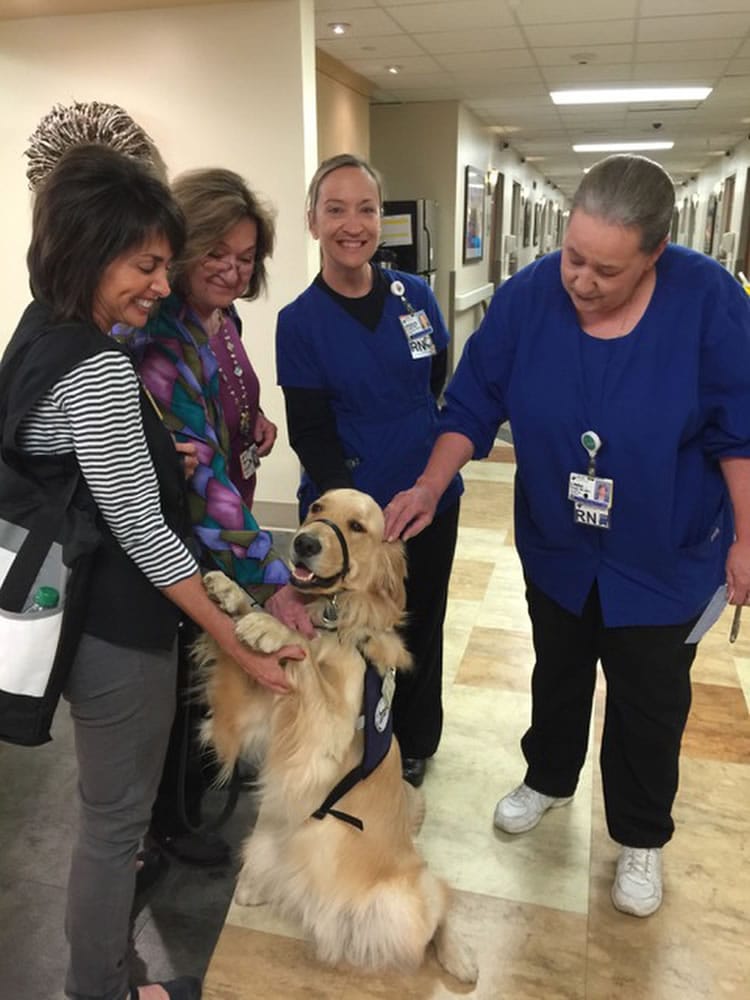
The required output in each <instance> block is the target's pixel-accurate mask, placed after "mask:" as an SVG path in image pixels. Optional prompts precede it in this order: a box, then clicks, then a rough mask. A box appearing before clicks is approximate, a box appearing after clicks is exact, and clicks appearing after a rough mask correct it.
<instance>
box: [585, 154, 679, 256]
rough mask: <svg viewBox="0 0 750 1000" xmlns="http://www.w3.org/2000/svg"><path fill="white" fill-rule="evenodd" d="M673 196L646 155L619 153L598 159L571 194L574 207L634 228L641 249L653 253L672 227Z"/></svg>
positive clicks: (666, 180) (669, 183) (666, 176)
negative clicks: (639, 234)
mask: <svg viewBox="0 0 750 1000" xmlns="http://www.w3.org/2000/svg"><path fill="white" fill-rule="evenodd" d="M674 203H675V195H674V184H673V183H672V178H671V177H670V176H669V174H668V173H667V171H666V170H665V169H664V167H662V166H661V165H660V164H658V163H655V162H654V161H653V160H649V159H648V157H646V156H635V155H633V154H631V153H618V154H616V155H615V156H608V157H606V159H604V160H599V162H598V163H595V164H594V166H593V167H592V168H591V170H589V172H588V173H587V174H586V175H585V177H584V178H583V180H582V181H581V183H580V184H579V185H578V190H577V191H576V193H575V194H574V195H573V207H572V209H571V213H570V214H571V216H572V215H573V212H575V210H576V209H577V208H580V209H581V211H583V212H586V214H587V215H594V216H597V217H598V218H601V219H604V220H605V221H606V222H611V223H615V224H618V225H621V226H626V227H631V226H637V227H638V228H639V229H640V231H641V244H640V247H641V250H642V251H643V253H647V254H649V253H653V251H654V250H656V248H657V247H658V246H659V244H660V243H661V241H662V240H663V239H664V238H665V236H668V235H669V231H670V228H671V226H672V213H673V211H674Z"/></svg>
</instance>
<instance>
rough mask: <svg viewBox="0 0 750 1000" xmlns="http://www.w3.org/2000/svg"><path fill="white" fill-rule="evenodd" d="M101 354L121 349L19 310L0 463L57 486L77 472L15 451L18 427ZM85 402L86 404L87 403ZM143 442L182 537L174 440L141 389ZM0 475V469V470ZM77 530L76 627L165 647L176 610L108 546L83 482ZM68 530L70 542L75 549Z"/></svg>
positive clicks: (69, 464)
mask: <svg viewBox="0 0 750 1000" xmlns="http://www.w3.org/2000/svg"><path fill="white" fill-rule="evenodd" d="M102 351H118V352H119V353H121V354H124V355H125V356H126V357H129V355H128V352H127V350H126V348H124V347H122V346H121V345H120V344H118V343H117V342H116V341H114V340H113V339H112V338H111V337H109V336H107V335H106V334H104V333H102V332H101V331H100V330H99V329H97V327H96V326H94V324H93V323H86V322H78V321H68V322H62V323H56V322H54V321H53V320H52V319H51V315H50V310H49V308H48V307H47V306H46V305H44V304H43V303H40V302H32V303H31V305H29V306H28V307H27V309H26V311H25V312H24V314H23V316H22V317H21V320H20V322H19V324H18V326H17V327H16V330H15V333H14V334H13V337H12V338H11V340H10V343H9V344H8V347H7V349H6V351H5V354H4V355H3V359H2V363H0V387H2V391H1V392H0V434H1V435H2V459H3V463H4V464H7V465H8V466H10V467H11V468H12V469H15V470H17V471H19V472H21V473H22V474H23V475H26V476H29V477H31V478H32V479H34V480H35V481H37V482H43V483H44V484H45V486H46V487H48V488H49V489H50V490H54V489H56V488H58V485H59V483H61V482H64V481H65V479H66V478H67V477H69V476H70V475H71V474H72V473H73V472H74V470H75V469H76V468H77V464H76V463H75V460H74V457H72V456H70V455H68V456H60V457H59V458H42V457H38V456H33V455H29V454H28V453H24V452H23V451H21V449H20V447H19V446H18V443H17V433H18V427H19V425H20V423H21V421H22V419H23V418H24V417H25V416H26V414H27V413H28V412H29V410H30V409H31V407H32V406H33V405H34V404H35V403H36V402H38V400H39V399H40V398H41V397H42V396H43V395H44V394H45V393H46V392H47V391H48V390H49V389H51V388H52V386H53V385H55V383H56V382H58V381H59V380H60V379H61V378H62V377H63V376H64V375H65V374H67V372H69V371H70V370H71V369H72V368H74V367H75V366H76V365H77V364H80V362H82V361H84V360H85V359H86V358H90V357H93V356H94V355H96V354H99V353H101V352H102ZM92 405H93V404H92ZM141 414H142V418H143V426H144V431H145V437H146V443H147V445H148V449H149V452H150V454H151V458H152V460H153V463H154V467H155V469H156V474H157V477H158V481H159V493H160V500H161V508H162V513H163V515H164V519H165V521H166V522H167V524H168V525H169V527H170V528H172V530H173V531H175V533H176V534H178V535H179V536H180V537H181V538H185V539H187V538H189V537H190V534H191V532H190V521H189V517H188V509H187V501H186V492H185V478H184V473H183V470H182V466H181V464H180V462H179V458H178V455H177V452H176V450H175V447H174V442H173V441H172V438H171V436H170V434H169V432H168V431H167V430H166V429H165V427H164V425H163V424H162V422H161V420H160V418H159V416H158V414H157V413H156V411H155V410H154V408H153V406H152V405H151V403H150V402H149V400H148V398H147V396H146V395H145V393H144V392H143V391H141ZM0 474H2V469H1V468H0ZM73 507H74V508H75V510H76V513H77V515H78V517H77V523H78V525H79V528H78V529H76V530H84V529H83V528H82V527H81V526H84V525H85V524H87V523H88V524H89V525H91V526H93V527H94V528H95V530H96V532H97V534H98V537H99V544H98V545H97V548H96V551H95V552H94V555H93V557H92V566H91V575H90V581H91V585H90V591H89V595H88V607H87V611H86V616H85V621H84V630H85V631H86V632H88V633H90V634H91V635H95V636H97V637H98V638H100V639H104V640H106V641H107V642H112V643H115V644H117V645H122V646H130V647H134V648H138V649H169V648H170V647H171V646H172V643H173V642H174V638H175V635H176V631H177V624H178V621H179V617H180V611H179V609H178V608H177V607H176V605H175V604H173V603H172V602H171V601H170V600H169V599H168V598H166V597H164V595H163V594H162V593H161V592H160V591H159V590H157V588H156V587H154V586H153V584H151V583H150V582H149V581H148V579H147V578H146V577H145V576H144V575H143V573H142V572H141V571H140V570H139V569H138V567H137V566H136V565H135V563H134V562H133V561H132V559H130V557H129V556H127V555H126V554H125V552H124V550H123V549H122V548H121V547H120V545H119V544H118V543H117V542H116V541H115V539H114V537H113V536H112V533H111V531H110V530H109V528H108V527H107V525H106V523H105V521H104V518H103V517H102V516H101V513H100V512H99V510H98V508H97V506H96V504H95V502H94V499H93V497H92V496H91V493H90V491H89V489H88V487H87V486H86V484H85V482H84V481H83V479H82V480H81V485H80V487H79V489H78V491H77V492H76V495H75V497H74V500H73ZM74 534H75V532H73V533H72V535H71V539H70V543H71V544H73V545H74V544H75V537H74Z"/></svg>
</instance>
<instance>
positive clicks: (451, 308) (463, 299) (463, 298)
mask: <svg viewBox="0 0 750 1000" xmlns="http://www.w3.org/2000/svg"><path fill="white" fill-rule="evenodd" d="M494 294H495V286H494V285H493V284H492V282H491V281H488V282H487V284H486V285H479V286H478V287H477V288H473V289H472V290H471V291H470V292H462V293H461V294H460V295H456V272H455V271H449V272H448V317H447V319H448V329H449V331H450V335H451V339H450V343H449V344H448V373H449V374H450V373H451V372H452V371H453V368H454V363H455V360H456V359H455V356H454V354H455V336H454V335H455V332H456V316H457V315H458V314H459V313H463V312H466V311H467V310H468V309H473V308H474V307H475V306H478V305H481V307H482V315H484V314H485V313H486V312H487V303H488V302H489V300H490V299H491V298H492V296H493V295H494Z"/></svg>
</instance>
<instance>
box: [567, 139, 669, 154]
mask: <svg viewBox="0 0 750 1000" xmlns="http://www.w3.org/2000/svg"><path fill="white" fill-rule="evenodd" d="M672 146H674V143H673V142H584V143H576V145H575V146H573V152H574V153H639V152H644V151H645V150H647V149H671V148H672Z"/></svg>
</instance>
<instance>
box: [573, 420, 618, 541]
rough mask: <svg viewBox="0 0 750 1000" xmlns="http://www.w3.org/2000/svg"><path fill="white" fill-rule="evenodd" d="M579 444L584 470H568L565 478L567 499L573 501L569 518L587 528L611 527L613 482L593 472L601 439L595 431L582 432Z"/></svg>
mask: <svg viewBox="0 0 750 1000" xmlns="http://www.w3.org/2000/svg"><path fill="white" fill-rule="evenodd" d="M580 440H581V444H582V445H583V448H584V450H585V452H586V454H587V455H588V457H589V460H588V467H587V469H586V472H585V473H583V472H571V473H570V477H569V479H568V500H571V501H572V502H573V519H574V521H575V523H576V524H581V525H584V526H585V527H588V528H609V527H611V510H612V496H613V493H614V482H613V480H611V479H606V478H604V477H603V476H597V474H596V456H597V455H598V454H599V451H600V450H601V447H602V439H601V438H600V437H599V435H598V434H597V433H596V431H584V432H583V434H581V438H580Z"/></svg>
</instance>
